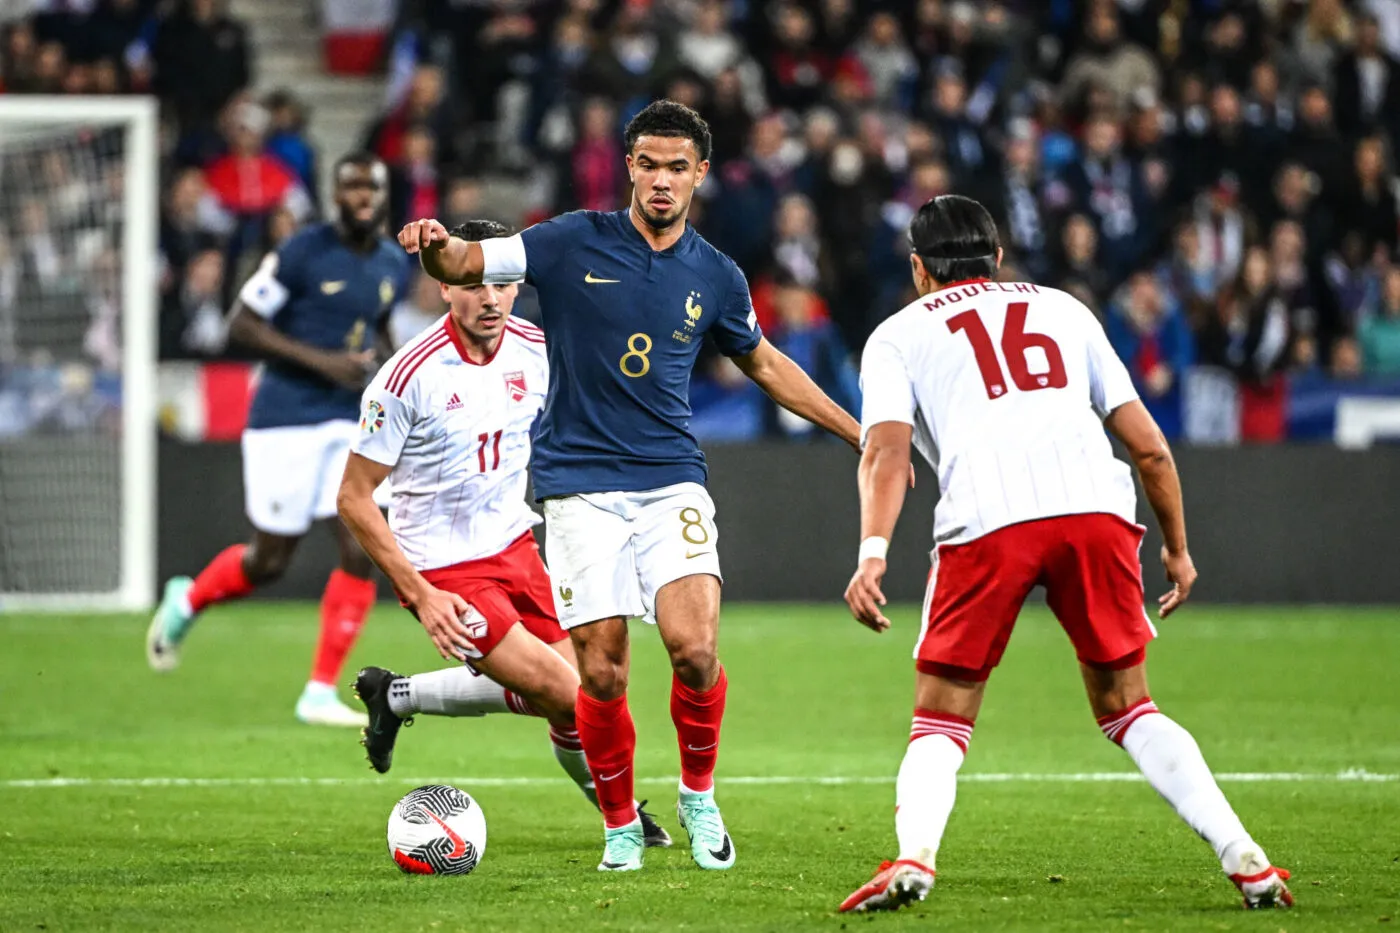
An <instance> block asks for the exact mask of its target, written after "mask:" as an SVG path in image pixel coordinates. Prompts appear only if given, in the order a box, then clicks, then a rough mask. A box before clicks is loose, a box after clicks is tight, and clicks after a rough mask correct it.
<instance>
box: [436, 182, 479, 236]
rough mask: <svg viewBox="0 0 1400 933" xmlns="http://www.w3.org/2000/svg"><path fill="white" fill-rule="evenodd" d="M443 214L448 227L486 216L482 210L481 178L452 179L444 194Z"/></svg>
mask: <svg viewBox="0 0 1400 933" xmlns="http://www.w3.org/2000/svg"><path fill="white" fill-rule="evenodd" d="M442 216H443V223H444V224H447V226H448V229H451V228H452V227H455V226H456V225H457V224H460V223H466V222H467V221H468V220H472V219H474V218H479V217H483V216H485V215H484V212H483V210H482V186H481V180H480V179H478V178H473V177H470V176H461V177H458V178H453V179H451V180H450V181H449V182H448V183H447V192H446V194H445V195H444V196H443V203H442Z"/></svg>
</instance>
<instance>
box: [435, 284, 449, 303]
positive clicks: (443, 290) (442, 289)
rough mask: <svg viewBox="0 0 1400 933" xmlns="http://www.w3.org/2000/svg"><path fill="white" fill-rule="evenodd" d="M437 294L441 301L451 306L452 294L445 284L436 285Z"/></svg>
mask: <svg viewBox="0 0 1400 933" xmlns="http://www.w3.org/2000/svg"><path fill="white" fill-rule="evenodd" d="M438 294H439V295H441V296H442V300H443V301H445V302H447V303H448V304H452V292H451V291H450V290H449V288H448V285H447V283H446V282H439V283H438Z"/></svg>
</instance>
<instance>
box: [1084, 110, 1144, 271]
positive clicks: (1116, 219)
mask: <svg viewBox="0 0 1400 933" xmlns="http://www.w3.org/2000/svg"><path fill="white" fill-rule="evenodd" d="M1120 139H1121V136H1120V131H1119V126H1118V121H1117V120H1115V119H1114V118H1113V117H1112V116H1110V115H1108V114H1106V113H1098V114H1095V115H1094V116H1093V117H1091V118H1090V119H1089V123H1088V125H1087V126H1086V127H1085V129H1084V153H1083V155H1082V156H1081V158H1080V159H1079V161H1078V162H1076V163H1074V164H1073V165H1071V166H1070V167H1069V169H1068V170H1067V171H1066V173H1065V182H1066V183H1067V184H1068V185H1069V188H1070V191H1071V193H1072V195H1073V198H1074V204H1075V206H1076V209H1077V210H1079V211H1082V212H1084V213H1085V214H1087V215H1089V216H1090V217H1092V218H1093V219H1094V225H1095V226H1096V227H1097V228H1098V234H1099V258H1100V261H1101V262H1102V263H1103V265H1104V267H1105V270H1106V271H1107V272H1108V276H1109V279H1110V281H1111V282H1114V283H1116V282H1119V281H1122V279H1123V278H1124V277H1125V276H1127V274H1128V273H1129V272H1131V271H1132V270H1133V269H1134V268H1136V267H1137V265H1138V262H1139V260H1141V258H1142V255H1143V252H1144V251H1145V249H1146V248H1147V247H1148V246H1149V245H1151V244H1150V242H1149V241H1148V238H1147V236H1146V235H1145V234H1146V233H1147V231H1146V230H1145V229H1144V225H1143V223H1142V220H1143V218H1142V217H1141V216H1140V208H1141V207H1142V206H1143V200H1144V198H1145V197H1146V192H1145V191H1144V189H1143V185H1142V179H1141V178H1140V177H1139V174H1138V171H1137V167H1136V166H1134V165H1133V163H1132V162H1131V161H1129V160H1128V158H1127V157H1126V156H1125V155H1123V153H1122V150H1121V143H1120Z"/></svg>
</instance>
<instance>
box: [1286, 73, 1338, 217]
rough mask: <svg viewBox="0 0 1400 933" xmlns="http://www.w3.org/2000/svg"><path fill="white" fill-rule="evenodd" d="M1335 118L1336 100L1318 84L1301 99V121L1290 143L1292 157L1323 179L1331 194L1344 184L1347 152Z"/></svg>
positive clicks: (1289, 148)
mask: <svg viewBox="0 0 1400 933" xmlns="http://www.w3.org/2000/svg"><path fill="white" fill-rule="evenodd" d="M1346 149H1347V147H1346V145H1345V144H1344V143H1343V142H1342V137H1341V135H1340V134H1339V133H1338V132H1337V128H1336V126H1335V125H1334V124H1333V120H1332V101H1331V99H1330V98H1328V96H1327V92H1326V91H1325V90H1323V88H1322V87H1320V86H1318V85H1313V86H1312V87H1309V88H1308V89H1307V90H1305V91H1304V92H1303V94H1302V96H1301V97H1300V98H1299V106H1298V122H1297V124H1296V126H1295V127H1294V130H1293V136H1292V137H1291V138H1290V140H1289V142H1288V150H1287V152H1288V156H1289V158H1290V159H1292V160H1294V161H1297V162H1300V163H1301V164H1302V165H1303V166H1304V167H1305V168H1307V169H1308V170H1309V171H1310V172H1312V173H1313V174H1315V175H1317V177H1318V178H1320V179H1321V180H1322V190H1323V191H1325V192H1327V193H1329V194H1331V193H1332V192H1335V191H1337V189H1338V188H1340V187H1341V186H1342V178H1343V174H1344V173H1345V172H1346V167H1347V162H1348V161H1349V160H1348V159H1347V152H1346Z"/></svg>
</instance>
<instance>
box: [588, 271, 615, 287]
mask: <svg viewBox="0 0 1400 933" xmlns="http://www.w3.org/2000/svg"><path fill="white" fill-rule="evenodd" d="M583 280H584V281H585V282H587V283H588V284H589V285H616V284H617V283H618V282H621V281H622V279H600V278H598V277H597V276H595V275H594V274H593V272H592V270H590V271H589V273H588V274H587V275H585V276H584V277H583Z"/></svg>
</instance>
